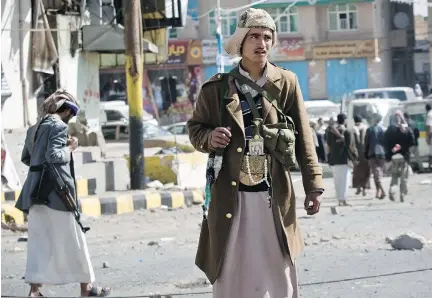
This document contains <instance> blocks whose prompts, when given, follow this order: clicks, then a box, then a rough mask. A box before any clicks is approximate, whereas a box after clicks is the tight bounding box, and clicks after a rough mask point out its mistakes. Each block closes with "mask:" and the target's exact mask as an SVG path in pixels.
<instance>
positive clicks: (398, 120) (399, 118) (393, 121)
mask: <svg viewBox="0 0 432 298" xmlns="http://www.w3.org/2000/svg"><path fill="white" fill-rule="evenodd" d="M389 122H390V126H397V127H400V128H401V129H402V130H405V129H406V128H407V127H408V123H407V122H406V120H405V117H404V115H403V113H402V111H401V110H397V111H396V112H395V113H394V114H393V115H391V116H390V119H389Z"/></svg>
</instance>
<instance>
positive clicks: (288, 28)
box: [266, 7, 299, 33]
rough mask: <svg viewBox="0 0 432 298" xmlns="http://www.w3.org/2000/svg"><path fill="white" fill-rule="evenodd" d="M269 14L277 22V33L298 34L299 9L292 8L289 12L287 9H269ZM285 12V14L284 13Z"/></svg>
mask: <svg viewBox="0 0 432 298" xmlns="http://www.w3.org/2000/svg"><path fill="white" fill-rule="evenodd" d="M266 10H267V12H268V13H269V14H270V15H271V17H272V18H273V19H276V18H279V19H278V20H277V21H276V31H277V33H291V32H298V23H299V14H298V8H297V7H291V8H290V9H289V10H288V11H285V10H286V8H268V9H266ZM284 11H285V13H284Z"/></svg>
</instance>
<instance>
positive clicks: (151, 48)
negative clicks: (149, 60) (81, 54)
mask: <svg viewBox="0 0 432 298" xmlns="http://www.w3.org/2000/svg"><path fill="white" fill-rule="evenodd" d="M82 38H83V50H84V51H88V52H99V53H124V52H125V45H124V29H123V27H121V26H119V25H88V26H83V27H82ZM143 49H144V53H155V54H157V53H158V48H157V46H156V45H154V44H153V43H151V42H150V41H148V40H147V39H143Z"/></svg>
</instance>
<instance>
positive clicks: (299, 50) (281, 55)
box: [270, 38, 305, 61]
mask: <svg viewBox="0 0 432 298" xmlns="http://www.w3.org/2000/svg"><path fill="white" fill-rule="evenodd" d="M304 52H305V51H304V47H303V39H302V38H279V42H278V43H277V44H276V46H275V47H274V49H273V51H272V53H271V55H270V57H271V60H273V61H287V60H304V59H305V53H304Z"/></svg>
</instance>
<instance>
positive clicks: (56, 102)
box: [32, 89, 79, 146]
mask: <svg viewBox="0 0 432 298" xmlns="http://www.w3.org/2000/svg"><path fill="white" fill-rule="evenodd" d="M64 104H66V105H67V106H68V107H69V108H70V109H71V110H72V112H73V114H74V115H75V116H76V115H77V114H78V111H79V104H78V102H77V100H76V99H75V97H73V95H72V94H70V93H69V92H67V91H66V90H65V89H57V90H56V92H54V93H53V94H51V95H50V96H49V97H48V98H47V99H45V100H44V102H43V103H42V104H41V106H40V107H39V114H40V117H39V119H38V122H37V123H36V125H35V127H36V129H34V131H33V137H32V146H33V144H34V142H35V138H36V132H37V130H38V128H39V126H40V124H41V123H42V121H43V120H44V119H45V118H46V117H47V116H48V115H50V114H55V113H56V112H57V111H58V109H60V107H61V106H63V105H64Z"/></svg>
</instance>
